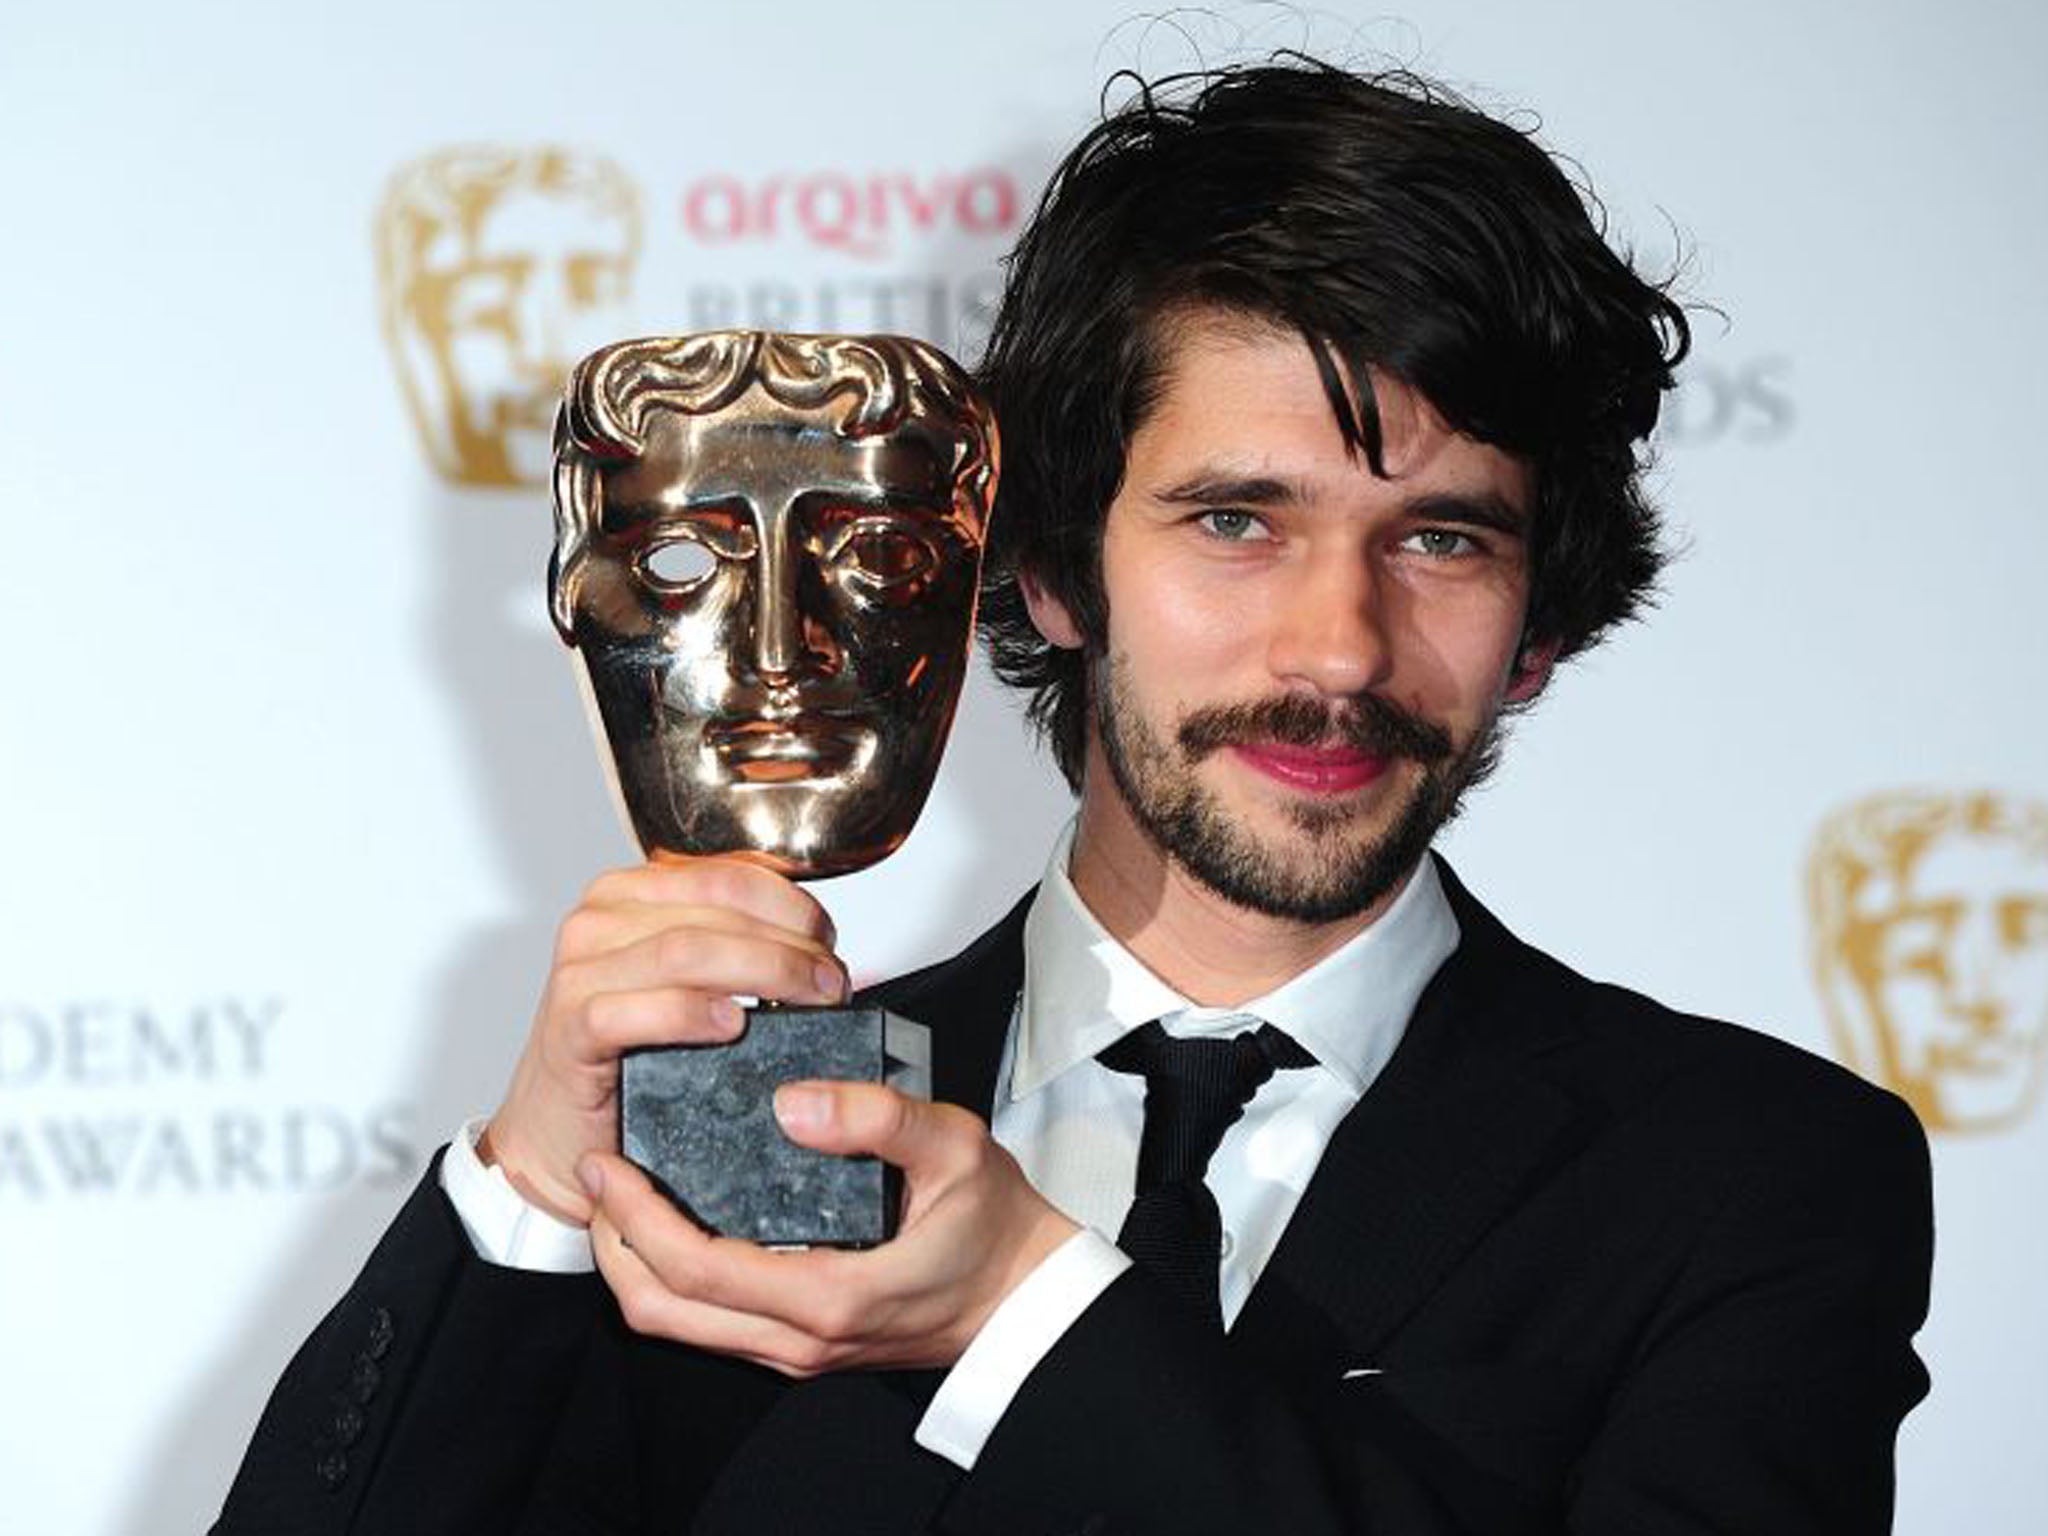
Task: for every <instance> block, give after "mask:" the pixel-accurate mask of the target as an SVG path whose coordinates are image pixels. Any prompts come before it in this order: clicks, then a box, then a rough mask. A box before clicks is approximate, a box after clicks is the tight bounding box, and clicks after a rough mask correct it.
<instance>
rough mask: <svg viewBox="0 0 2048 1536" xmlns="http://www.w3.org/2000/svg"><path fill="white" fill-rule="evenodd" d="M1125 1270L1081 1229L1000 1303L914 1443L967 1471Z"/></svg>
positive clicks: (1124, 1262)
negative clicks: (1065, 1338)
mask: <svg viewBox="0 0 2048 1536" xmlns="http://www.w3.org/2000/svg"><path fill="white" fill-rule="evenodd" d="M1130 1267H1131V1261H1130V1257H1129V1256H1128V1255H1127V1254H1126V1253H1125V1252H1124V1251H1123V1250H1122V1249H1121V1248H1119V1247H1117V1245H1116V1244H1115V1243H1112V1242H1111V1241H1110V1240H1109V1239H1108V1238H1106V1237H1104V1236H1103V1235H1102V1234H1101V1233H1100V1232H1095V1231H1092V1230H1090V1229H1089V1228H1087V1227H1083V1228H1082V1229H1081V1230H1080V1231H1079V1232H1076V1233H1075V1234H1074V1235H1073V1236H1072V1237H1070V1238H1068V1239H1067V1240H1066V1241H1065V1242H1064V1243H1061V1244H1060V1245H1059V1247H1057V1248H1055V1249H1054V1250H1053V1251H1052V1252H1051V1253H1050V1254H1048V1255H1046V1257H1045V1259H1044V1260H1043V1262H1041V1263H1040V1264H1039V1266H1038V1268H1036V1269H1034V1270H1032V1271H1031V1273H1030V1274H1028V1275H1026V1276H1025V1277H1024V1281H1023V1283H1022V1284H1021V1285H1019V1286H1018V1287H1017V1288H1016V1289H1015V1290H1014V1291H1012V1292H1010V1294H1009V1295H1008V1296H1005V1297H1004V1298H1003V1300H1002V1302H1001V1303H1000V1304H999V1305H998V1306H997V1307H996V1309H995V1311H993V1312H991V1313H990V1314H989V1315H988V1321H987V1322H985V1323H983V1324H982V1325H981V1331H980V1332H979V1333H977V1334H976V1335H975V1336H974V1337H973V1339H972V1340H970V1341H969V1342H968V1345H967V1349H966V1351H965V1353H963V1354H962V1355H961V1356H960V1358H959V1359H958V1360H956V1361H955V1362H954V1363H953V1369H952V1370H950V1371H948V1372H947V1373H946V1379H945V1380H944V1381H943V1382H941V1383H940V1384H939V1390H938V1392H937V1394H936V1395H935V1396H934V1397H933V1398H932V1401H931V1406H930V1407H928V1408H927V1409H925V1412H924V1417H923V1418H922V1419H920V1420H918V1423H917V1433H916V1435H915V1436H914V1438H915V1439H916V1441H917V1443H918V1444H919V1445H921V1446H923V1447H924V1448H925V1449H926V1450H928V1451H930V1452H932V1453H933V1454H934V1455H938V1456H943V1457H945V1458H946V1460H948V1461H950V1462H952V1463H953V1465H954V1466H956V1467H959V1468H960V1469H961V1470H962V1471H964V1472H972V1471H973V1470H974V1463H975V1460H976V1458H978V1457H979V1456H980V1455H981V1448H982V1447H983V1446H984V1445H986V1444H988V1437H989V1436H990V1435H992V1434H994V1433H995V1428H996V1423H997V1421H998V1420H1000V1419H1001V1418H1002V1416H1003V1414H1004V1413H1005V1412H1006V1411H1007V1410H1008V1409H1009V1406H1010V1403H1011V1401H1012V1400H1013V1399H1014V1398H1015V1397H1016V1396H1017V1393H1018V1391H1019V1390H1020V1389H1021V1388H1022V1387H1023V1385H1024V1378H1025V1377H1027V1376H1029V1375H1030V1374H1031V1373H1032V1372H1033V1371H1034V1370H1036V1369H1037V1368H1038V1362H1039V1361H1041V1360H1043V1359H1044V1358H1045V1357H1046V1355H1047V1354H1049V1353H1050V1352H1051V1350H1052V1347H1053V1345H1055V1344H1057V1343H1058V1342H1059V1341H1060V1335H1062V1334H1063V1333H1065V1332H1066V1331H1067V1330H1068V1329H1069V1328H1071V1327H1072V1326H1073V1325H1074V1320H1075V1319H1076V1318H1078V1317H1079V1316H1080V1315H1081V1314H1082V1313H1083V1312H1086V1311H1087V1310H1088V1308H1089V1307H1090V1306H1092V1305H1094V1302H1095V1298H1096V1297H1098V1296H1100V1295H1101V1294H1102V1293H1103V1292H1104V1291H1106V1290H1108V1289H1109V1285H1110V1282H1111V1281H1112V1280H1114V1279H1116V1277H1117V1276H1118V1275H1120V1274H1122V1273H1123V1272H1124V1271H1125V1270H1127V1269H1129V1268H1130Z"/></svg>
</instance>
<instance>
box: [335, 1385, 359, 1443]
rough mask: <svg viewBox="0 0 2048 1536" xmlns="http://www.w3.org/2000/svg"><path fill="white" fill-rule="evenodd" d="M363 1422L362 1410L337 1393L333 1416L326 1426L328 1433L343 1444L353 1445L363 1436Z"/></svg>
mask: <svg viewBox="0 0 2048 1536" xmlns="http://www.w3.org/2000/svg"><path fill="white" fill-rule="evenodd" d="M363 1424H364V1419H363V1410H362V1409H360V1408H358V1407H357V1406H356V1405H355V1404H354V1403H352V1402H350V1401H349V1400H348V1399H347V1398H345V1397H342V1396H341V1395H339V1394H338V1393H337V1394H336V1396H335V1399H334V1418H333V1420H332V1421H331V1422H330V1423H329V1424H328V1426H327V1431H328V1434H329V1435H330V1436H332V1437H333V1438H334V1439H335V1440H337V1441H339V1442H340V1443H341V1444H343V1445H354V1444H355V1443H356V1442H357V1441H358V1440H360V1439H362V1438H363Z"/></svg>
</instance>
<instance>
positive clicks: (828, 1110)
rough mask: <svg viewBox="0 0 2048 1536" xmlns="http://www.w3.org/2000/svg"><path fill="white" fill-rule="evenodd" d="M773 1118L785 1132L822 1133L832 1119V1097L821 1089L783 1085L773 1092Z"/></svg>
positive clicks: (790, 1084)
mask: <svg viewBox="0 0 2048 1536" xmlns="http://www.w3.org/2000/svg"><path fill="white" fill-rule="evenodd" d="M775 1118H776V1119H777V1120H779V1121H781V1122H782V1128H783V1129H784V1130H785V1131H789V1132H792V1133H794V1132H797V1131H822V1130H823V1129H824V1128H825V1126H826V1123H827V1122H828V1121H830V1120H831V1118H832V1096H831V1095H830V1094H829V1093H827V1092H825V1091H824V1090H823V1089H822V1088H805V1087H801V1086H799V1085H798V1084H795V1083H784V1084H783V1085H782V1086H781V1087H780V1088H778V1089H776V1090H775Z"/></svg>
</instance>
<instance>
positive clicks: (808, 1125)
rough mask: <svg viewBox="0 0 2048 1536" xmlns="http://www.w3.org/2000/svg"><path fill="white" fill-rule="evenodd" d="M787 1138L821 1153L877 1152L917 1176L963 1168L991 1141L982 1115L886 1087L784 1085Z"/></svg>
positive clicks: (781, 1104) (781, 1111)
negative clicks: (914, 1097) (979, 1117)
mask: <svg viewBox="0 0 2048 1536" xmlns="http://www.w3.org/2000/svg"><path fill="white" fill-rule="evenodd" d="M775 1118H776V1121H777V1123H778V1124H780V1125H781V1127H782V1131H783V1134H784V1135H786V1136H788V1137H789V1139H790V1140H791V1141H794V1142H796V1143H797V1144H798V1145H799V1146H805V1147H812V1148H815V1149H816V1150H818V1151H820V1152H837V1153H842V1154H844V1153H855V1152H865V1153H871V1154H873V1155H874V1156H876V1157H879V1158H880V1159H881V1160H882V1161H883V1162H885V1163H893V1164H894V1165H895V1166H896V1167H898V1168H901V1169H902V1170H903V1171H904V1172H905V1173H906V1174H908V1175H910V1176H911V1177H913V1178H921V1177H923V1176H926V1175H930V1174H934V1173H938V1172H942V1171H944V1170H946V1169H950V1168H955V1167H958V1166H961V1165H962V1164H963V1162H964V1161H965V1160H966V1159H968V1158H971V1157H972V1156H974V1155H975V1153H976V1152H977V1151H978V1149H979V1148H980V1146H981V1144H982V1143H983V1142H985V1141H986V1140H987V1139H988V1128H987V1127H986V1126H985V1125H984V1124H983V1123H982V1122H981V1120H980V1119H978V1118H977V1117H976V1116H974V1115H972V1114H969V1113H968V1112H967V1111H966V1110H964V1109H961V1108H959V1107H958V1106H956V1105H952V1104H932V1103H928V1102H926V1101H925V1100H923V1099H913V1098H911V1097H909V1096H908V1095H906V1094H902V1093H898V1092H897V1091H896V1090H895V1089H893V1088H886V1087H884V1086H882V1085H881V1084H880V1083H839V1082H799V1083H784V1084H783V1085H782V1086H781V1087H780V1088H778V1089H776V1090H775Z"/></svg>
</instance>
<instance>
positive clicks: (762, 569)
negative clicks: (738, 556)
mask: <svg viewBox="0 0 2048 1536" xmlns="http://www.w3.org/2000/svg"><path fill="white" fill-rule="evenodd" d="M818 581H819V576H818V573H817V571H816V570H815V569H814V568H813V565H812V562H811V560H810V558H809V556H808V554H807V552H806V551H805V549H804V548H803V545H802V542H801V539H800V536H799V534H798V532H797V530H796V528H795V527H794V525H793V520H792V519H787V518H780V519H777V520H776V521H775V523H774V524H772V525H771V526H770V527H769V528H767V529H764V530H763V532H762V537H761V546H760V556H759V564H758V566H757V568H756V571H755V582H754V627H753V628H754V632H753V637H752V638H753V644H752V646H751V648H750V650H751V658H752V661H753V664H754V675H755V676H756V677H757V678H758V679H759V680H760V682H761V683H762V685H763V686H765V687H768V688H788V687H790V686H791V685H793V684H794V683H795V682H796V681H797V680H798V679H799V678H803V677H815V676H818V675H821V674H825V675H829V674H831V673H833V672H836V671H838V662H839V656H838V652H837V650H836V648H835V647H833V645H832V644H831V642H830V639H829V637H828V636H827V634H826V632H825V630H824V628H823V626H822V625H820V624H818V623H817V622H816V621H815V620H814V619H813V618H812V616H811V615H810V614H809V613H808V612H807V611H806V600H807V599H815V598H816V597H817V596H818V595H819V594H818V593H816V592H815V591H813V590H812V589H813V588H814V587H816V585H817V583H818Z"/></svg>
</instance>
